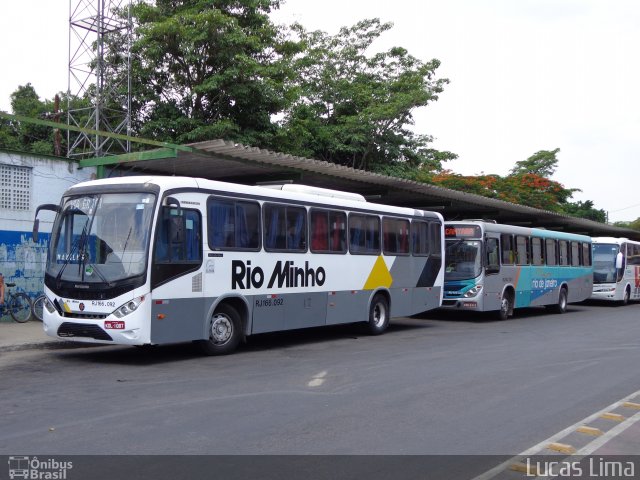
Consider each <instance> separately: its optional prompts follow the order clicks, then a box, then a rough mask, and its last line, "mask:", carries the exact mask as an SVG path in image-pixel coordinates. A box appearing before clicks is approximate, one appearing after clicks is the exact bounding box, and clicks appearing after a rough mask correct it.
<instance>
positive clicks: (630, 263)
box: [591, 237, 640, 305]
mask: <svg viewBox="0 0 640 480" xmlns="http://www.w3.org/2000/svg"><path fill="white" fill-rule="evenodd" d="M591 298H592V299H594V300H608V301H612V302H619V303H620V304H621V305H626V304H627V303H629V300H640V242H636V241H633V240H629V239H628V238H613V237H594V238H593V293H592V295H591Z"/></svg>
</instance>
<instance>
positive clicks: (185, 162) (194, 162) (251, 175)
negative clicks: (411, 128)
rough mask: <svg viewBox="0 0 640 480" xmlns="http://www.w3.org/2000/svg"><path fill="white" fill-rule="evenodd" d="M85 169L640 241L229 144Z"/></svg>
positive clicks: (136, 156) (576, 221) (545, 214)
mask: <svg viewBox="0 0 640 480" xmlns="http://www.w3.org/2000/svg"><path fill="white" fill-rule="evenodd" d="M185 147H186V148H185ZM80 165H81V166H89V165H104V166H106V167H112V168H114V167H115V168H118V169H125V170H127V171H130V172H131V173H154V174H162V175H180V176H191V177H202V178H208V179H212V180H220V181H225V182H233V183H241V184H247V185H260V184H270V183H271V184H275V183H299V184H305V185H311V186H316V187H323V188H330V189H334V190H343V191H347V192H353V193H360V194H362V195H364V196H365V198H367V200H369V201H371V202H375V203H383V204H388V205H397V206H403V207H413V208H419V209H424V210H434V211H437V212H440V213H441V214H442V215H443V216H444V218H445V220H465V219H485V220H495V221H497V222H498V223H504V224H512V225H522V226H531V227H543V228H547V229H550V230H560V231H566V232H575V233H583V234H586V235H590V236H613V237H627V238H632V239H635V240H640V232H638V231H635V230H631V229H626V228H620V227H614V226H612V225H607V224H603V223H599V222H595V221H591V220H586V219H582V218H576V217H571V216H567V215H563V214H559V213H556V212H551V211H547V210H540V209H536V208H532V207H528V206H525V205H518V204H514V203H510V202H506V201H503V200H497V199H493V198H487V197H483V196H480V195H476V194H472V193H466V192H462V191H457V190H450V189H447V188H442V187H438V186H435V185H429V184H426V183H421V182H416V181H411V180H405V179H401V178H396V177H390V176H386V175H380V174H378V173H373V172H367V171H363V170H357V169H354V168H350V167H346V166H342V165H336V164H334V163H329V162H324V161H319V160H313V159H308V158H302V157H297V156H293V155H288V154H283V153H278V152H273V151H269V150H264V149H259V148H255V147H248V146H245V145H241V144H237V143H233V142H229V141H224V140H211V141H205V142H198V143H193V144H190V145H185V146H182V147H181V148H179V149H177V148H160V149H156V150H149V151H146V152H138V153H133V154H125V155H120V156H115V157H101V158H93V159H87V160H82V161H81V163H80Z"/></svg>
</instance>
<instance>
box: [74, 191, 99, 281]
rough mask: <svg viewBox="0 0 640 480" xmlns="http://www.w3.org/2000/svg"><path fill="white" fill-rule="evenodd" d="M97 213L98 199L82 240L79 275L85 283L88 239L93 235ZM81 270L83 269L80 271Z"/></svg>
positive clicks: (83, 231) (83, 230)
mask: <svg viewBox="0 0 640 480" xmlns="http://www.w3.org/2000/svg"><path fill="white" fill-rule="evenodd" d="M96 213H98V199H96V204H95V205H94V207H93V213H92V214H91V218H89V222H87V223H86V224H85V228H86V230H85V228H83V229H82V236H81V237H80V240H81V242H82V244H81V246H80V261H79V262H78V274H79V275H80V281H81V282H84V270H85V266H86V263H87V256H88V255H87V251H86V250H87V245H86V244H87V238H89V234H90V233H91V227H92V225H93V219H94V218H96ZM80 269H82V270H81V271H80Z"/></svg>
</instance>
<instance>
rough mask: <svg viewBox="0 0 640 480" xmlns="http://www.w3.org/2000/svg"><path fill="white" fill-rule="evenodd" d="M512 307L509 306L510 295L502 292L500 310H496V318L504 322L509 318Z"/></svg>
mask: <svg viewBox="0 0 640 480" xmlns="http://www.w3.org/2000/svg"><path fill="white" fill-rule="evenodd" d="M512 309H513V307H512V305H511V295H509V293H507V292H504V293H503V294H502V300H500V310H498V318H499V319H500V320H506V319H507V318H509V314H510V313H511V311H512Z"/></svg>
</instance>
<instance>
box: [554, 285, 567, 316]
mask: <svg viewBox="0 0 640 480" xmlns="http://www.w3.org/2000/svg"><path fill="white" fill-rule="evenodd" d="M554 310H555V312H556V313H565V312H566V311H567V287H562V288H561V289H560V293H559V294H558V303H557V305H554Z"/></svg>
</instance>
